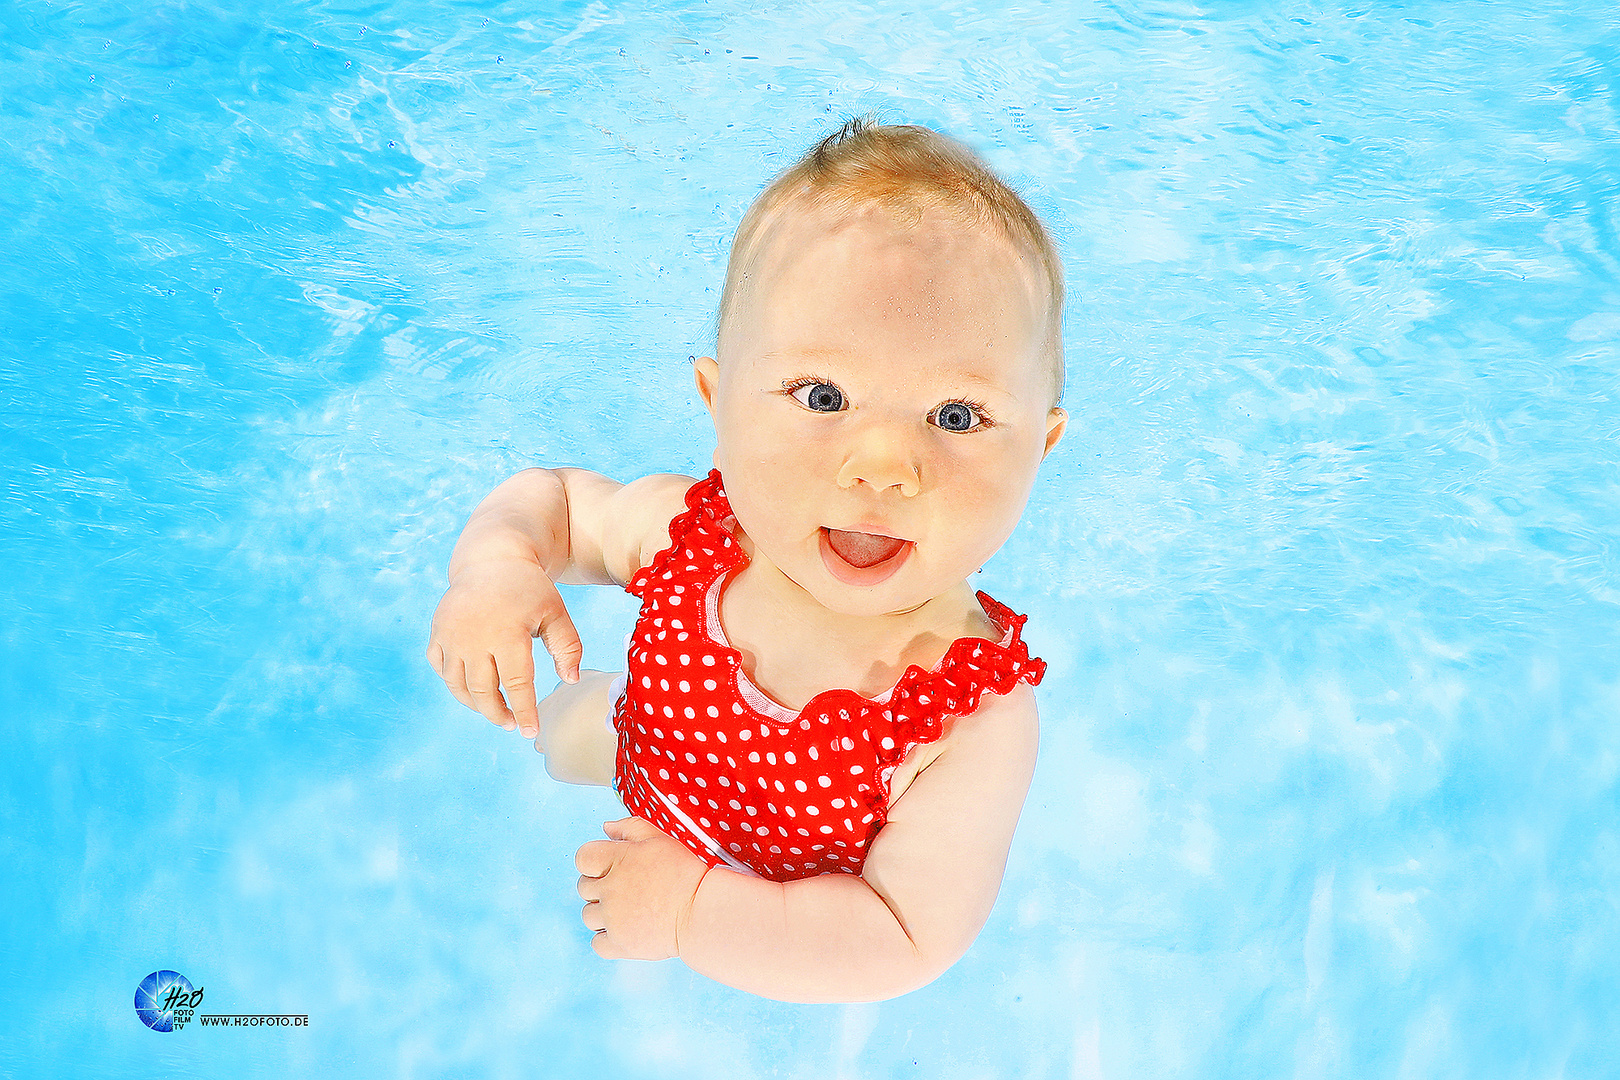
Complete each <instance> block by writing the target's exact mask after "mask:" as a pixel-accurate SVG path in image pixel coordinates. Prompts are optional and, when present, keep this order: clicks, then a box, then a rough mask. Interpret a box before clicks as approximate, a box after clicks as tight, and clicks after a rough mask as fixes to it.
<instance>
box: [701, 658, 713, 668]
mask: <svg viewBox="0 0 1620 1080" xmlns="http://www.w3.org/2000/svg"><path fill="white" fill-rule="evenodd" d="M703 664H704V666H705V667H714V657H712V656H705V657H704V658H703Z"/></svg>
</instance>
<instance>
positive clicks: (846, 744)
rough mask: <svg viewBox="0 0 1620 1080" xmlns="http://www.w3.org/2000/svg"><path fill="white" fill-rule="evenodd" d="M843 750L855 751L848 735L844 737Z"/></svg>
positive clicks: (852, 741) (852, 740)
mask: <svg viewBox="0 0 1620 1080" xmlns="http://www.w3.org/2000/svg"><path fill="white" fill-rule="evenodd" d="M844 749H845V750H853V749H855V740H854V739H852V738H850V737H849V736H848V735H845V736H844Z"/></svg>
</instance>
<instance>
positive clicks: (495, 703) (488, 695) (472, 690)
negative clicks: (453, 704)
mask: <svg viewBox="0 0 1620 1080" xmlns="http://www.w3.org/2000/svg"><path fill="white" fill-rule="evenodd" d="M499 685H500V674H499V672H497V671H496V670H495V658H494V657H493V656H487V655H486V656H484V657H483V658H482V659H478V660H471V661H468V663H467V692H468V693H469V694H471V695H472V699H473V702H474V704H473V708H475V709H477V710H478V711H479V712H481V713H483V714H484V715H485V716H487V717H489V721H490V723H492V724H499V725H500V726H501V727H503V728H505V729H506V730H507V731H511V730H512V729H513V728H514V727H516V726H517V721H516V720H514V719H512V712H511V710H510V709H508V708H507V707H506V701H505V700H504V699H503V698H502V697H501V692H500V690H498V689H497V687H498V686H499Z"/></svg>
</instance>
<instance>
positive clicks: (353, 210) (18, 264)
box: [0, 0, 1620, 1080]
mask: <svg viewBox="0 0 1620 1080" xmlns="http://www.w3.org/2000/svg"><path fill="white" fill-rule="evenodd" d="M925 7H926V10H917V9H915V8H911V7H905V6H901V5H894V4H869V5H853V4H850V5H839V4H830V3H829V4H819V3H810V4H793V5H757V4H743V3H737V2H735V0H716V2H713V3H704V2H698V0H671V2H669V3H666V4H664V5H662V6H661V7H660V9H659V10H658V11H657V12H647V11H645V10H639V9H638V6H636V5H614V4H608V3H605V2H602V0H592V2H590V3H588V4H580V3H568V4H552V3H541V4H535V3H529V4H519V3H505V4H496V3H491V4H471V3H449V2H442V3H425V2H422V0H400V2H397V3H395V2H389V0H372V2H367V3H349V2H345V0H333V2H326V3H319V4H316V3H308V4H289V3H284V4H271V5H268V10H266V11H262V12H261V11H258V10H257V9H256V7H255V6H253V5H226V4H220V3H217V2H210V0H198V2H185V0H152V2H149V3H142V4H91V3H75V2H70V0H55V2H50V0H16V2H12V3H8V4H6V5H3V6H0V148H3V150H4V152H3V153H0V394H3V397H0V402H3V405H0V407H3V409H4V426H3V433H0V479H3V485H4V486H3V489H0V566H3V568H4V573H3V576H0V613H3V620H0V633H3V634H4V646H5V649H4V655H3V659H0V715H3V718H4V739H5V744H6V748H5V751H4V753H3V755H0V762H3V764H0V777H3V781H4V783H3V789H0V822H3V833H0V866H3V867H4V872H3V875H0V880H3V885H0V889H3V892H0V903H3V905H4V910H3V913H4V919H3V922H0V959H3V962H4V968H3V970H4V973H5V974H6V976H7V978H6V979H5V989H4V990H3V991H0V994H3V997H0V1004H3V1006H4V1010H5V1014H6V1016H7V1017H8V1022H7V1024H6V1025H4V1028H3V1031H0V1076H4V1077H8V1078H11V1077H17V1078H22V1077H35V1076H51V1077H57V1076H80V1075H82V1076H92V1075H93V1076H104V1075H118V1076H124V1077H146V1076H151V1077H171V1076H221V1077H282V1076H288V1075H292V1076H305V1075H339V1076H356V1077H369V1076H380V1077H383V1076H386V1077H396V1076H397V1077H439V1076H497V1077H517V1076H578V1075H583V1076H616V1077H617V1076H622V1077H642V1076H645V1077H703V1076H721V1075H723V1076H727V1077H741V1078H751V1077H805V1078H812V1077H834V1076H837V1077H863V1078H865V1077H871V1078H876V1077H910V1076H916V1077H929V1078H934V1077H940V1078H955V1077H961V1078H982V1077H1036V1078H1095V1077H1107V1078H1126V1077H1144V1078H1148V1077H1151V1078H1164V1077H1198V1078H1212V1077H1260V1076H1266V1077H1270V1076H1295V1077H1355V1078H1362V1077H1370V1076H1377V1077H1402V1078H1414V1080H1426V1078H1433V1077H1467V1078H1484V1077H1490V1078H1497V1077H1527V1078H1529V1077H1535V1078H1541V1077H1549V1078H1551V1077H1568V1078H1586V1077H1612V1076H1617V1075H1620V1049H1617V1046H1620V1041H1617V1040H1616V1038H1615V1036H1614V1032H1615V1031H1616V1030H1620V977H1617V976H1616V974H1615V970H1616V964H1615V957H1616V956H1620V910H1617V908H1620V801H1617V780H1620V723H1617V716H1620V671H1617V666H1616V659H1617V658H1620V647H1617V646H1620V630H1617V626H1620V622H1617V617H1620V553H1617V541H1616V536H1617V530H1620V444H1617V439H1620V404H1617V398H1620V239H1617V230H1620V149H1617V148H1620V116H1617V112H1620V15H1617V13H1616V10H1615V8H1614V7H1613V5H1612V4H1611V3H1608V2H1606V0H1573V2H1569V3H1559V4H1553V5H1547V4H1536V3H1529V2H1519V3H1507V4H1487V3H1475V2H1467V0H1464V2H1456V3H1438V2H1426V3H1425V2H1417V3H1409V4H1395V3H1387V4H1366V5H1361V4H1350V3H1312V2H1304V0H1301V2H1298V3H1233V4H1195V3H1175V2H1170V0H1166V2H1164V3H1156V4H1149V3H1130V2H1122V0H1120V2H1104V0H1096V2H1084V0H1081V2H1074V3H1063V4H1055V5H1054V4H1015V5H1014V6H1012V7H1011V8H1008V7H1006V6H1004V5H1002V4H1000V3H991V2H989V0H963V2H951V3H946V4H940V5H926V6H925ZM874 107H875V108H881V109H882V110H884V113H885V115H886V116H887V117H888V118H890V119H893V120H906V121H914V122H919V123H926V124H930V125H933V126H936V127H939V128H941V129H943V130H945V131H947V132H949V133H951V134H953V135H955V136H957V137H958V138H961V139H963V140H964V141H966V142H968V143H969V144H971V145H973V146H974V147H976V148H977V149H979V150H980V151H981V152H982V153H983V154H984V155H985V156H986V157H987V158H988V159H989V160H990V161H991V163H992V164H994V165H995V166H996V167H997V168H998V169H1000V170H1001V171H1002V172H1003V173H1004V174H1005V175H1006V176H1008V177H1009V178H1010V179H1011V180H1012V181H1013V182H1014V183H1015V184H1016V185H1017V186H1019V188H1020V189H1021V190H1023V191H1024V192H1025V193H1026V194H1027V196H1028V197H1029V199H1030V201H1031V202H1032V203H1033V205H1034V206H1035V207H1036V209H1037V210H1038V211H1039V212H1040V213H1042V214H1043V216H1045V218H1046V219H1047V220H1048V222H1049V223H1050V224H1051V225H1052V227H1053V230H1054V233H1055V235H1056V236H1057V238H1058V241H1059V243H1060V245H1061V247H1062V250H1063V253H1064V259H1065V264H1066V266H1067V270H1068V274H1069V279H1070V287H1071V295H1072V297H1073V303H1072V306H1071V308H1070V310H1069V312H1068V322H1067V338H1068V346H1069V364H1070V390H1069V394H1068V398H1067V401H1066V404H1067V406H1068V408H1069V409H1070V411H1071V413H1072V414H1073V416H1074V422H1073V423H1072V424H1071V426H1070V430H1069V434H1068V436H1067V438H1066V439H1065V441H1064V442H1063V444H1062V445H1061V446H1060V447H1059V448H1058V450H1057V451H1056V452H1055V453H1054V455H1053V456H1052V457H1051V458H1050V459H1049V461H1048V463H1047V467H1046V470H1045V472H1044V474H1043V477H1042V480H1041V481H1040V484H1039V486H1038V487H1037V490H1036V492H1035V496H1034V499H1033V501H1032V503H1031V505H1030V508H1029V512H1028V514H1027V516H1026V519H1025V521H1024V523H1023V524H1022V525H1021V527H1020V529H1019V531H1018V532H1017V534H1016V535H1015V536H1014V538H1013V540H1012V541H1011V542H1010V543H1009V545H1008V546H1007V548H1006V549H1005V550H1004V551H1003V552H1002V553H1001V554H1000V555H999V556H998V557H997V558H996V560H995V561H994V562H993V563H992V564H991V565H990V566H988V567H987V568H986V570H985V572H984V575H983V578H982V579H980V581H981V583H982V585H983V587H985V588H986V589H988V590H989V591H990V592H992V593H993V594H994V595H996V596H997V597H999V598H1000V599H1002V600H1003V601H1005V602H1006V603H1008V604H1010V605H1011V606H1012V607H1014V608H1016V609H1019V610H1025V611H1028V612H1029V613H1030V614H1031V622H1030V634H1029V636H1030V639H1031V641H1032V643H1033V644H1034V646H1035V649H1036V651H1037V652H1039V653H1040V654H1042V655H1044V656H1045V657H1046V658H1047V660H1048V661H1049V663H1050V665H1051V666H1050V671H1049V674H1048V677H1047V681H1046V682H1045V683H1044V684H1043V685H1042V687H1041V689H1040V692H1039V696H1040V702H1041V710H1042V720H1043V744H1042V758H1041V763H1040V767H1039V770H1038V773H1037V776H1036V779H1035V784H1034V788H1033V790H1032V792H1031V796H1030V800H1029V803H1028V806H1027V807H1026V810H1025V814H1024V817H1023V820H1022V822H1021V825H1020V829H1019V834H1018V837H1017V840H1016V842H1015V845H1014V848H1013V851H1012V856H1011V862H1010V865H1009V867H1008V872H1007V878H1006V882H1005V885H1004V887H1003V890H1002V894H1001V898H1000V901H999V903H998V904H997V907H996V909H995V912H994V914H993V915H992V917H991V919H990V922H989V925H988V926H987V927H986V929H985V931H984V933H983V935H982V936H981V937H980V939H979V940H978V942H977V944H976V945H975V946H974V947H973V949H972V951H971V952H970V953H969V954H968V955H967V957H966V958H965V959H964V960H963V961H962V962H961V963H960V964H958V965H957V966H956V967H955V968H954V969H953V970H952V971H951V972H950V973H948V974H947V975H946V976H945V977H943V978H942V979H940V980H939V981H938V982H936V983H935V984H933V985H932V986H929V987H928V988H926V989H924V990H921V991H919V992H917V993H915V994H912V995H910V996H907V997H905V998H902V999H899V1000H896V1001H892V1002H887V1003H883V1004H879V1005H862V1006H850V1007H833V1006H818V1007H803V1006H794V1005H784V1004H778V1003H773V1002H766V1001H761V1000H758V999H755V998H751V997H748V996H746V995H743V994H740V993H736V992H734V991H731V990H729V989H726V988H724V987H720V986H717V985H715V984H713V983H710V982H708V981H707V980H705V979H703V978H700V977H697V976H695V975H692V974H691V973H690V972H688V971H687V970H686V969H685V968H683V967H681V966H680V965H679V964H678V963H674V962H671V963H664V964H657V965H647V964H614V963H607V962H604V961H601V960H599V959H597V958H596V957H595V955H594V954H593V953H592V952H591V951H590V950H589V947H588V945H587V941H586V935H585V932H584V931H583V929H582V928H581V927H580V925H579V924H578V921H577V909H578V900H577V898H576V897H575V895H574V874H573V871H572V869H571V860H572V856H573V851H574V849H575V848H576V847H577V846H578V845H579V844H580V843H582V842H584V841H585V840H587V839H590V838H592V836H593V835H595V833H596V830H597V829H598V827H599V825H600V822H602V821H603V820H605V819H606V818H608V817H611V816H616V811H615V806H614V804H613V802H612V799H611V796H609V795H607V794H606V793H604V792H601V791H591V790H585V789H576V788H568V787H563V786H560V785H557V784H554V783H552V782H551V781H550V780H549V779H548V778H547V777H546V776H545V774H544V772H543V769H542V767H541V761H540V760H539V759H538V758H537V757H536V755H535V754H534V753H533V751H532V750H531V749H529V747H528V746H527V744H525V743H523V742H522V741H521V740H519V739H518V738H517V737H516V736H514V735H509V734H507V733H505V732H502V731H499V730H496V729H494V728H492V727H491V726H490V725H489V724H487V723H485V722H483V721H481V720H479V719H477V718H475V717H474V716H473V715H472V714H470V713H468V712H465V711H464V710H462V709H461V708H460V707H459V706H457V705H455V703H454V702H453V701H452V700H451V699H450V698H449V696H448V695H447V694H446V693H444V691H443V689H442V687H441V686H440V685H439V684H438V683H437V679H436V678H435V677H434V675H433V674H432V672H431V671H429V669H428V668H427V666H426V665H425V664H424V663H423V662H422V661H421V659H420V655H421V650H422V648H423V646H424V645H425V641H426V630H427V623H428V617H429V614H430V613H431V611H432V608H433V605H434V603H435V602H436V599H437V596H438V592H439V590H440V588H441V586H442V581H443V571H444V566H445V564H446V560H447V558H448V555H449V551H450V546H451V544H452V542H453V540H454V537H455V534H456V532H457V530H458V529H459V527H460V524H461V523H462V521H463V520H464V518H465V516H466V514H467V513H468V511H469V510H470V509H471V507H472V506H473V504H474V503H475V502H476V501H477V500H478V498H479V497H480V496H481V495H482V494H483V493H484V492H486V491H487V490H488V489H489V488H490V487H491V486H492V485H494V484H495V483H496V482H497V481H498V480H500V479H501V478H502V477H504V476H506V475H508V474H510V473H511V472H514V471H516V470H517V469H519V468H522V467H524V466H527V465H530V464H562V463H572V464H580V465H585V466H588V467H591V468H595V469H598V470H600V471H602V472H605V473H608V474H610V475H614V476H618V477H621V478H629V477H632V476H636V475H640V474H642V473H645V472H648V471H658V470H682V471H701V470H703V469H704V468H706V467H707V462H708V458H709V454H710V451H711V448H712V443H711V441H710V440H711V437H712V436H711V431H710V429H709V427H708V423H707V418H706V416H705V414H704V413H703V412H702V410H701V408H700V406H699V403H698V401H697V399H696V395H695V394H694V392H693V391H692V389H691V387H690V383H689V379H688V375H687V372H686V367H685V361H686V357H687V356H688V355H689V354H691V353H693V352H697V351H701V350H702V349H704V347H705V338H706V335H708V333H709V332H710V325H711V320H712V315H713V308H714V302H715V299H716V296H717V293H718V289H719V285H720V281H721V275H722V271H723V260H724V253H725V250H726V244H727V242H728V238H729V234H730V230H731V229H732V228H733V227H734V225H735V223H736V221H737V219H738V218H739V216H740V215H741V213H742V211H743V209H744V207H745V206H746V205H747V203H748V201H749V199H750V198H751V197H752V196H753V195H754V193H755V192H756V191H757V190H758V189H759V188H760V186H761V185H762V184H763V183H764V182H765V181H766V180H767V179H768V178H769V176H770V175H771V174H772V173H773V172H774V171H775V170H776V169H778V168H781V167H783V166H784V165H786V164H787V163H788V162H789V161H790V160H792V158H793V157H795V156H796V155H797V154H798V153H799V152H800V151H801V150H802V149H803V148H804V147H805V146H807V145H808V144H809V143H810V142H811V141H813V140H814V139H815V138H817V137H818V136H819V135H821V134H823V133H825V132H826V131H827V130H828V129H829V128H830V127H831V126H832V125H834V124H836V123H837V122H838V121H839V120H840V119H841V118H842V117H844V116H846V115H848V114H851V113H855V112H860V111H862V110H866V109H869V108H874ZM568 599H569V601H570V603H571V605H572V606H573V610H574V612H575V618H576V620H577V621H578V623H579V625H580V627H581V629H582V631H583V632H584V635H585V638H586V645H587V662H590V661H591V660H595V661H597V662H599V663H602V664H606V663H608V662H611V660H612V657H613V650H614V648H615V646H616V644H617V643H618V642H619V641H620V640H621V638H622V635H623V634H624V633H625V631H626V629H627V628H628V620H629V617H630V613H631V611H632V610H633V609H632V604H631V602H630V601H629V599H628V598H627V597H625V596H623V595H620V594H614V593H612V592H610V591H607V590H596V591H591V590H582V589H575V590H570V592H569V594H568ZM154 972H177V973H179V974H181V975H183V976H185V978H186V979H188V980H189V982H190V984H191V985H193V986H195V987H199V988H202V990H203V992H204V996H205V999H204V1002H203V1005H202V1007H201V1009H200V1011H201V1012H205V1013H207V1012H213V1013H297V1014H305V1015H307V1016H308V1017H309V1024H308V1027H307V1028H298V1029H274V1030H265V1029H255V1030H249V1029H235V1030H228V1031H221V1030H214V1029H206V1028H202V1027H200V1026H199V1025H198V1024H197V1023H195V1022H193V1023H192V1024H190V1025H188V1026H186V1027H184V1028H182V1029H181V1030H178V1031H173V1032H167V1033H164V1032H158V1031H153V1030H149V1029H148V1028H147V1027H146V1026H145V1025H144V1024H143V1023H142V1022H141V1020H140V1018H139V1016H138V1015H137V1013H136V1011H135V1008H134V1005H133V1001H134V995H135V992H136V989H137V987H138V986H140V985H141V983H142V980H143V979H145V978H146V976H148V975H149V974H151V973H154ZM168 978H169V976H165V979H168Z"/></svg>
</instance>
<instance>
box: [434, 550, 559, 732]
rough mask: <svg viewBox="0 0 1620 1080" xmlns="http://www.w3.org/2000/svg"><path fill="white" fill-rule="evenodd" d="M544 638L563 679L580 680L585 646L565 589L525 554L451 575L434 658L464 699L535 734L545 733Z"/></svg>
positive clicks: (504, 723) (438, 615)
mask: <svg viewBox="0 0 1620 1080" xmlns="http://www.w3.org/2000/svg"><path fill="white" fill-rule="evenodd" d="M536 637H538V638H539V639H540V640H541V641H542V642H544V643H545V646H546V650H547V651H548V652H550V653H551V659H552V663H553V664H554V665H555V667H556V669H557V676H558V678H561V679H563V680H564V681H565V682H578V681H579V661H580V658H581V656H582V655H583V654H584V649H583V647H582V646H581V645H580V642H579V632H578V631H577V630H575V629H574V621H573V620H572V619H570V618H569V617H568V609H567V608H565V607H564V606H563V601H562V595H561V594H560V593H558V592H557V586H556V585H555V584H554V583H553V582H552V580H551V579H550V578H549V577H547V576H546V574H545V572H544V571H543V570H541V569H540V567H539V566H537V565H535V564H534V563H532V562H529V561H526V560H523V559H494V560H486V561H481V562H477V563H473V564H471V565H468V566H466V567H464V568H462V569H461V570H460V571H459V572H458V573H457V574H456V576H455V577H454V578H452V579H451V581H450V588H449V590H448V591H447V592H446V593H445V594H444V599H442V600H440V601H439V607H438V610H436V611H435V612H434V613H433V631H432V636H431V637H430V639H429V641H428V648H427V660H428V663H429V664H431V665H433V670H434V671H436V672H438V673H439V677H440V678H442V679H443V680H444V684H445V685H446V686H448V687H449V688H450V693H452V694H454V695H455V698H456V700H457V701H459V702H461V703H462V704H463V705H465V706H467V707H468V708H469V709H474V710H476V711H478V712H481V713H483V714H484V715H485V716H487V717H489V719H490V721H491V722H492V723H495V724H499V725H500V726H501V727H503V728H505V729H506V730H508V731H510V730H512V729H513V728H514V727H516V728H519V729H521V730H522V732H523V735H524V737H525V738H530V739H532V738H534V737H535V736H536V735H538V734H539V731H540V720H539V715H538V713H537V712H536V708H535V697H534V641H533V639H534V638H536ZM502 690H504V691H505V697H504V698H503V697H502V694H501V692H502Z"/></svg>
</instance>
